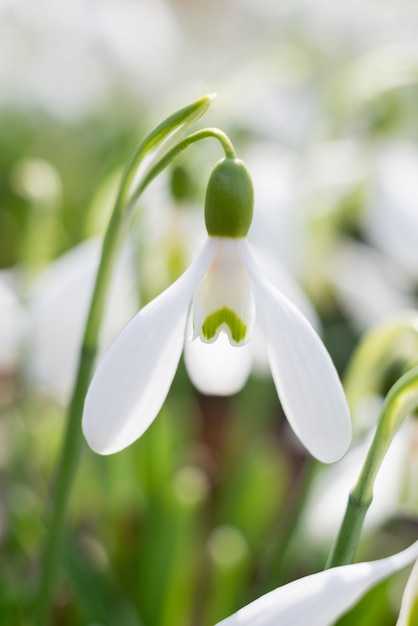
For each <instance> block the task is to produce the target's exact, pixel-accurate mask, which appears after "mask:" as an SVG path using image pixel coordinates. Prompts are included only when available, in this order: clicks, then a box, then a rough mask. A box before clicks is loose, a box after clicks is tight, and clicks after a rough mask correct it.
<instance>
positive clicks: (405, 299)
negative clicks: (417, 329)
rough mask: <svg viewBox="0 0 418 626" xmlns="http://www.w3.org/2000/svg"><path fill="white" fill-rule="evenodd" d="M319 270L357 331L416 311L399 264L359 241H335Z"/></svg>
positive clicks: (410, 283)
mask: <svg viewBox="0 0 418 626" xmlns="http://www.w3.org/2000/svg"><path fill="white" fill-rule="evenodd" d="M322 271H323V273H324V276H325V277H326V278H327V279H328V280H329V281H330V283H331V285H332V287H333V290H334V293H335V294H336V297H337V299H338V301H339V302H340V304H341V307H342V309H343V310H344V311H345V312H346V314H347V316H348V319H349V320H350V321H351V323H352V326H353V327H354V329H355V330H357V331H359V332H364V331H366V330H367V329H369V328H370V327H371V326H373V325H374V324H376V323H378V322H380V321H382V320H384V319H386V318H387V317H388V316H390V315H392V314H395V313H399V311H404V310H408V309H414V308H415V305H416V301H415V298H414V297H413V295H412V292H413V283H412V281H411V279H408V277H407V276H405V273H404V272H403V271H402V268H401V267H400V266H399V264H397V263H396V262H394V261H393V260H392V259H390V258H389V257H388V256H387V255H385V254H383V253H382V252H380V251H378V250H376V249H374V248H372V247H371V246H368V245H366V244H364V243H360V242H359V241H355V240H353V239H351V240H350V239H349V238H348V237H347V238H343V237H339V238H338V239H336V241H335V242H334V244H333V246H332V250H331V251H330V252H329V253H328V255H327V256H326V258H325V259H324V262H323V266H322ZM371 294H372V297H371Z"/></svg>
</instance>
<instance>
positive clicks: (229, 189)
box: [83, 158, 351, 462]
mask: <svg viewBox="0 0 418 626" xmlns="http://www.w3.org/2000/svg"><path fill="white" fill-rule="evenodd" d="M252 210H253V189H252V183H251V179H250V177H249V175H248V172H247V170H246V168H245V166H244V164H243V163H242V161H240V160H238V159H235V158H225V159H223V160H221V161H220V162H219V163H218V164H217V165H216V166H215V168H214V170H213V172H212V174H211V177H210V180H209V184H208V189H207V193H206V205H205V220H206V229H207V232H208V235H209V236H208V238H207V241H206V243H205V244H204V246H203V249H202V250H201V252H200V254H199V255H198V257H197V258H196V259H195V261H194V262H193V263H192V264H191V265H190V267H189V268H188V269H187V270H186V271H185V272H184V274H183V275H182V276H181V277H180V278H179V279H178V280H177V281H176V282H175V283H173V284H172V285H171V286H170V287H169V288H168V289H166V290H165V291H164V292H163V293H161V294H160V295H159V296H158V297H157V298H155V300H153V301H152V302H150V303H149V304H148V305H147V306H146V307H144V308H143V309H142V310H141V311H140V312H139V313H138V314H137V315H136V317H135V318H134V319H133V320H132V321H131V322H130V323H129V324H128V325H127V326H126V327H125V329H124V330H123V331H122V332H121V333H120V334H119V336H118V337H117V339H116V340H115V342H114V343H113V344H112V346H111V347H110V349H109V350H108V352H107V354H106V355H105V356H104V358H103V359H102V361H101V362H100V363H99V365H98V368H97V370H96V373H95V375H94V377H93V380H92V382H91V385H90V388H89V391H88V393H87V396H86V401H85V406H84V414H83V431H84V435H85V437H86V439H87V442H88V444H89V445H90V447H91V448H92V449H93V450H94V451H96V452H98V453H101V454H111V453H114V452H117V451H119V450H121V449H123V448H125V447H126V446H128V445H130V444H131V443H132V442H134V441H135V440H136V439H137V438H138V437H140V436H141V435H142V433H143V432H144V431H145V430H146V429H147V428H148V427H149V426H150V424H151V423H152V422H153V420H154V419H155V417H156V415H157V414H158V412H159V411H160V409H161V406H162V404H163V402H164V400H165V398H166V396H167V394H168V390H169V388H170V385H171V383H172V380H173V378H174V375H175V372H176V369H177V366H178V363H179V360H180V356H181V353H182V350H183V345H184V342H185V329H186V328H187V321H188V317H189V310H190V323H189V324H190V328H191V330H192V336H191V337H186V346H189V347H190V345H192V344H193V343H195V342H201V343H202V344H209V347H211V345H210V344H213V343H214V342H215V344H218V342H222V341H223V344H222V343H220V345H221V346H222V349H223V350H224V358H225V360H226V359H228V358H229V357H232V359H233V361H234V363H233V365H232V364H231V362H230V361H229V360H228V361H227V362H226V363H225V367H224V368H223V371H224V372H225V371H227V373H228V376H227V379H226V380H225V378H223V380H219V378H218V379H217V380H215V383H214V385H213V390H212V391H213V393H215V392H216V387H217V384H216V383H219V385H220V386H221V387H223V388H222V390H221V391H222V392H225V391H226V390H227V389H226V388H229V389H234V390H235V391H236V390H237V389H238V388H239V385H241V386H242V384H243V382H244V381H245V378H246V375H247V374H246V373H245V374H244V373H243V370H245V368H247V363H248V362H250V356H251V353H250V345H251V337H252V334H253V329H254V322H255V317H256V314H257V317H258V318H259V323H260V325H261V326H262V328H263V330H264V334H265V338H266V343H267V349H268V358H269V362H270V367H271V372H272V376H273V379H274V382H275V385H276V388H277V391H278V394H279V396H280V399H281V402H282V406H283V408H284V411H285V413H286V415H287V418H288V420H289V423H290V424H291V426H292V428H293V430H294V431H295V433H296V435H297V436H298V437H299V439H300V440H301V442H302V443H303V444H304V445H305V446H306V448H307V449H308V450H309V451H310V452H311V454H313V455H314V456H315V457H317V458H318V459H320V460H321V461H323V462H333V461H336V460H337V459H339V458H340V457H342V456H343V455H344V454H345V452H346V451H347V449H348V446H349V444H350V440H351V422H350V417H349V411H348V407H347V403H346V400H345V396H344V392H343V389H342V386H341V383H340V381H339V378H338V375H337V372H336V370H335V367H334V365H333V363H332V360H331V358H330V356H329V354H328V352H327V351H326V349H325V347H324V345H323V344H322V342H321V340H320V339H319V337H318V335H317V334H316V332H315V331H314V330H313V328H312V326H311V325H310V323H309V322H308V321H307V320H306V318H305V317H304V316H303V315H302V314H301V313H300V312H299V311H298V309H296V307H295V306H294V305H293V304H292V303H290V302H289V301H288V300H287V299H286V298H285V297H284V296H283V295H282V294H281V293H279V291H277V290H276V288H275V287H274V286H273V285H272V284H271V283H270V282H268V281H267V279H266V278H265V277H264V275H263V274H262V272H261V271H260V270H259V268H258V266H257V265H256V263H255V261H254V259H253V256H252V253H251V251H250V247H249V244H248V242H247V239H246V235H247V233H248V230H249V227H250V224H251V220H252ZM186 354H187V353H186ZM201 365H202V366H204V365H205V363H201ZM234 368H236V369H234ZM189 369H190V364H189ZM200 375H203V373H202V372H201V373H200V374H199V376H200ZM212 375H213V376H214V377H215V379H216V377H217V372H216V371H215V370H214V371H212ZM237 379H238V382H239V384H237Z"/></svg>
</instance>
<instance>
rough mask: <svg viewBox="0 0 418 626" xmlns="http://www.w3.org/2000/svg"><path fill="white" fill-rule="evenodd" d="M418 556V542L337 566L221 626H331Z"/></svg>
mask: <svg viewBox="0 0 418 626" xmlns="http://www.w3.org/2000/svg"><path fill="white" fill-rule="evenodd" d="M417 556H418V541H417V542H416V543H414V544H413V545H412V546H410V547H409V548H407V549H406V550H404V551H403V552H399V554H395V555H393V556H390V557H388V558H385V559H381V560H379V561H371V562H368V563H355V564H354V565H343V566H341V567H335V568H332V569H329V570H325V571H324V572H319V573H318V574H312V575H311V576H306V577H304V578H300V579H299V580H295V581H293V582H291V583H289V584H287V585H284V586H283V587H279V588H278V589H275V590H274V591H271V592H270V593H267V594H265V595H264V596H262V597H261V598H258V599H257V600H255V601H254V602H252V603H251V604H249V605H248V606H246V607H244V608H243V609H240V610H239V611H238V612H237V613H234V614H233V615H231V616H230V617H228V618H226V619H224V620H222V621H221V622H219V623H218V625H217V626H277V625H278V624H280V626H306V624H308V623H309V626H331V624H333V623H334V622H335V620H336V619H337V618H338V617H340V616H341V615H343V614H344V613H345V612H346V611H347V610H348V609H349V608H350V607H352V606H353V605H354V604H356V603H357V602H358V600H359V599H360V598H361V597H362V596H363V595H364V594H365V593H366V592H367V591H368V590H369V589H370V588H371V587H373V586H374V585H376V584H377V583H378V582H379V581H380V580H383V579H384V578H386V577H387V576H390V574H393V573H394V572H396V571H398V570H400V569H402V568H404V567H406V566H407V565H409V564H410V563H412V562H413V561H414V560H415V559H416V558H417Z"/></svg>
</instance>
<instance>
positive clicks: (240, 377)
mask: <svg viewBox="0 0 418 626" xmlns="http://www.w3.org/2000/svg"><path fill="white" fill-rule="evenodd" d="M184 360H185V364H186V368H187V372H188V374H189V378H190V380H191V381H192V383H193V384H194V386H195V387H196V389H198V390H199V391H200V392H201V393H204V394H206V395H213V396H230V395H232V394H234V393H238V391H240V390H241V389H242V388H243V387H244V385H245V383H246V381H247V378H248V376H249V375H250V372H251V368H252V344H251V343H249V344H248V343H247V344H245V345H243V346H232V345H231V343H230V342H229V340H228V338H227V336H226V334H225V333H221V334H220V335H219V337H218V339H217V340H216V341H215V342H213V343H206V342H203V341H201V340H200V339H199V338H197V339H194V340H193V341H190V340H186V343H185V345H184Z"/></svg>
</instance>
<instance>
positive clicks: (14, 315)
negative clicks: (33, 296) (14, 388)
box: [0, 270, 27, 371]
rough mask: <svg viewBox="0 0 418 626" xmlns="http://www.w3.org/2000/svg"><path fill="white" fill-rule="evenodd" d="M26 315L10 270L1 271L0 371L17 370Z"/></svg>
mask: <svg viewBox="0 0 418 626" xmlns="http://www.w3.org/2000/svg"><path fill="white" fill-rule="evenodd" d="M26 324H27V319H26V313H25V310H24V307H23V304H22V303H21V301H20V300H19V297H18V294H17V284H16V280H15V278H14V276H13V273H12V272H11V271H10V270H1V271H0V370H2V371H8V370H14V369H16V368H17V367H18V366H19V364H20V360H21V351H22V346H23V340H24V335H25V332H26Z"/></svg>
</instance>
